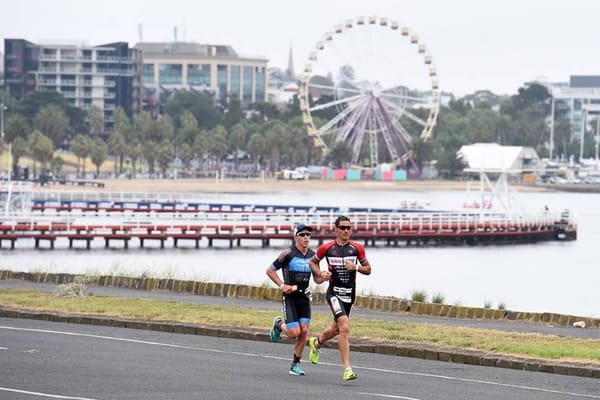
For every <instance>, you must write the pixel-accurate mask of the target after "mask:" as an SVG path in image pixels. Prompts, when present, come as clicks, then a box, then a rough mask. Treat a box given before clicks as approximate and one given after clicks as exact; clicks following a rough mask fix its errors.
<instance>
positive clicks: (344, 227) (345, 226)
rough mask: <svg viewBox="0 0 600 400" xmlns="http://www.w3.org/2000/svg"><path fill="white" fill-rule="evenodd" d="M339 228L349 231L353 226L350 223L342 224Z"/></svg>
mask: <svg viewBox="0 0 600 400" xmlns="http://www.w3.org/2000/svg"><path fill="white" fill-rule="evenodd" d="M337 228H338V229H340V230H342V231H349V230H350V229H352V227H351V226H350V225H340V226H338V227H337Z"/></svg>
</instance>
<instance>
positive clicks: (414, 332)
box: [0, 289, 600, 365]
mask: <svg viewBox="0 0 600 400" xmlns="http://www.w3.org/2000/svg"><path fill="white" fill-rule="evenodd" d="M0 304H1V305H4V306H11V307H18V308H25V309H29V310H36V311H56V312H69V313H81V314H95V315H102V316H105V317H118V318H135V319H148V320H154V321H178V322H183V323H194V324H202V325H215V326H232V327H240V328H253V329H264V330H265V332H267V330H268V329H269V328H270V325H271V322H272V320H273V311H272V310H266V309H258V308H240V307H230V306H222V305H202V304H188V303H180V302H176V301H164V300H153V299H141V298H125V297H108V296H87V297H77V298H65V297H57V296H55V295H53V294H50V293H46V292H40V291H35V290H23V289H0ZM330 322H331V319H330V317H329V316H328V315H322V314H313V319H312V323H311V331H313V332H317V331H320V330H322V329H324V328H325V327H326V326H327V325H329V323H330ZM352 337H360V338H365V339H371V340H382V341H397V342H410V343H423V344H427V345H436V346H440V347H452V348H458V349H463V350H478V351H484V352H491V353H495V354H505V355H511V356H520V357H527V358H540V359H545V360H553V361H564V362H583V363H590V364H595V365H600V340H592V339H578V338H565V337H559V336H553V335H542V334H534V333H518V332H505V331H497V330H488V329H473V328H464V327H449V326H439V325H429V324H415V323H405V322H395V321H381V320H370V319H365V318H353V319H352Z"/></svg>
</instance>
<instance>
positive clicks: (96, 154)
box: [90, 137, 108, 177]
mask: <svg viewBox="0 0 600 400" xmlns="http://www.w3.org/2000/svg"><path fill="white" fill-rule="evenodd" d="M90 157H91V159H92V163H93V164H94V165H95V166H96V177H99V176H100V167H101V166H102V164H103V163H104V161H106V158H107V157H108V145H107V144H106V143H104V140H102V139H100V138H99V137H97V138H96V139H94V141H93V145H92V149H91V152H90Z"/></svg>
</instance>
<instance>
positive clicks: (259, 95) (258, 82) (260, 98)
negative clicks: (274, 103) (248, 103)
mask: <svg viewBox="0 0 600 400" xmlns="http://www.w3.org/2000/svg"><path fill="white" fill-rule="evenodd" d="M254 85H255V86H256V89H255V99H256V100H255V101H256V102H259V103H263V102H265V101H266V99H265V68H263V67H255V68H254Z"/></svg>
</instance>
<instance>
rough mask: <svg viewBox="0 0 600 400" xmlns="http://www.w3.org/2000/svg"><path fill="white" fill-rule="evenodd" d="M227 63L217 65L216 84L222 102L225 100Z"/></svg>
mask: <svg viewBox="0 0 600 400" xmlns="http://www.w3.org/2000/svg"><path fill="white" fill-rule="evenodd" d="M227 80H228V78H227V65H217V86H218V88H219V97H220V99H219V100H221V102H222V103H226V102H227Z"/></svg>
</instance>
